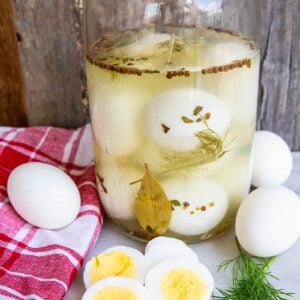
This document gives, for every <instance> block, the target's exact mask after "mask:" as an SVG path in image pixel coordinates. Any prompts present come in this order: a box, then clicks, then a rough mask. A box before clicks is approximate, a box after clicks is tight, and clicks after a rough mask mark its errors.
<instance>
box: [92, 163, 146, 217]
mask: <svg viewBox="0 0 300 300" xmlns="http://www.w3.org/2000/svg"><path fill="white" fill-rule="evenodd" d="M97 173H98V176H97V186H98V191H99V194H100V198H101V201H102V204H103V206H104V208H105V210H106V212H107V214H108V215H109V216H110V217H112V218H116V219H121V220H132V219H134V218H135V213H134V201H135V198H136V195H137V192H138V191H139V189H140V185H139V184H130V183H132V182H133V181H136V180H139V179H142V178H143V176H144V172H143V171H141V170H139V169H136V168H133V167H130V166H127V165H125V164H118V163H117V162H116V161H113V160H111V163H110V164H105V165H101V166H100V167H98V169H97Z"/></svg>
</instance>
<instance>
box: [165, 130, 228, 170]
mask: <svg viewBox="0 0 300 300" xmlns="http://www.w3.org/2000/svg"><path fill="white" fill-rule="evenodd" d="M195 136H196V137H197V138H198V139H199V145H198V147H197V149H196V150H193V151H189V152H182V153H181V152H171V153H170V152H163V153H162V157H163V159H164V161H165V164H164V165H163V168H164V169H165V172H169V171H182V170H184V171H186V170H188V169H191V168H195V167H196V166H200V165H204V164H208V163H210V162H213V161H215V160H217V159H218V158H220V157H221V156H222V155H223V154H224V153H225V152H224V147H223V141H222V139H221V138H220V137H219V135H218V134H216V133H215V132H214V131H213V130H211V129H207V130H203V131H200V132H197V133H196V134H195Z"/></svg>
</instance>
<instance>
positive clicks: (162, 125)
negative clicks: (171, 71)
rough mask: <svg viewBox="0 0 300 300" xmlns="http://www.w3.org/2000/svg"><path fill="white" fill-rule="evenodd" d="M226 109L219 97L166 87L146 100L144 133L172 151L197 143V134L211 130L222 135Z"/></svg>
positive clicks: (191, 147)
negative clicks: (163, 90)
mask: <svg viewBox="0 0 300 300" xmlns="http://www.w3.org/2000/svg"><path fill="white" fill-rule="evenodd" d="M229 124H230V112H229V110H228V108H227V107H226V104H225V103H224V102H222V100H221V99H219V98H217V97H216V96H214V95H213V94H211V93H208V92H206V91H202V90H200V89H192V88H181V89H170V90H167V91H165V92H162V93H161V94H158V95H156V96H155V97H153V99H152V100H150V101H149V102H148V103H147V104H146V106H145V108H144V112H143V125H144V131H145V134H146V135H147V136H148V137H149V139H150V140H152V141H153V142H154V143H156V144H158V145H160V146H163V147H165V148H167V149H169V150H173V151H192V150H195V149H196V148H197V146H199V144H200V146H201V141H200V140H199V138H198V137H197V136H196V135H197V133H199V132H201V131H206V130H213V131H214V132H215V133H216V134H218V135H219V136H220V137H222V136H224V134H225V133H226V130H227V129H228V127H229Z"/></svg>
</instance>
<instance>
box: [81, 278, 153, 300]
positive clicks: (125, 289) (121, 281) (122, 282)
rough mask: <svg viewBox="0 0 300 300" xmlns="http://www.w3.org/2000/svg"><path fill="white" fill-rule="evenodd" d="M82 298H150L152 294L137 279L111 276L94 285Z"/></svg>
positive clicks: (122, 299) (146, 299) (89, 299)
mask: <svg viewBox="0 0 300 300" xmlns="http://www.w3.org/2000/svg"><path fill="white" fill-rule="evenodd" d="M82 300H150V294H149V292H148V291H147V289H146V288H145V287H144V286H143V285H142V284H141V283H139V282H137V281H136V280H133V279H129V278H123V277H109V278H106V279H103V280H101V281H99V282H97V283H96V284H94V285H92V286H91V287H90V288H89V289H88V290H87V291H86V292H85V293H84V295H83V297H82Z"/></svg>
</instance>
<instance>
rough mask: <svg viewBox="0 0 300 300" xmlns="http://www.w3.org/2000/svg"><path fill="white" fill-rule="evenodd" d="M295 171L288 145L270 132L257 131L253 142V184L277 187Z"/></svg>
mask: <svg viewBox="0 0 300 300" xmlns="http://www.w3.org/2000/svg"><path fill="white" fill-rule="evenodd" d="M292 169H293V157H292V153H291V150H290V148H289V146H288V145H287V143H286V142H285V141H284V140H283V139H282V138H281V137H280V136H278V135H277V134H275V133H273V132H270V131H257V132H255V135H254V140H253V173H252V184H253V185H254V186H256V187H260V186H276V185H280V184H282V183H284V182H285V181H286V180H287V179H288V177H289V176H290V174H291V172H292Z"/></svg>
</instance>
